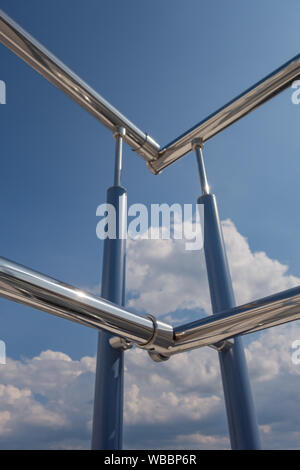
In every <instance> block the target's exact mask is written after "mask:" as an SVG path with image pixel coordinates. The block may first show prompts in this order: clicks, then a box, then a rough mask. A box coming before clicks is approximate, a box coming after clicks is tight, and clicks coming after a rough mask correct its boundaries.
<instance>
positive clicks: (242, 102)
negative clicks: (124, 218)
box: [0, 10, 300, 174]
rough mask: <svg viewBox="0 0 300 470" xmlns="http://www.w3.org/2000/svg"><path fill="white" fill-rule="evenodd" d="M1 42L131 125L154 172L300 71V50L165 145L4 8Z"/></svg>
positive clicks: (81, 99)
mask: <svg viewBox="0 0 300 470" xmlns="http://www.w3.org/2000/svg"><path fill="white" fill-rule="evenodd" d="M0 42H2V43H3V44H4V45H5V46H6V47H7V48H8V49H10V50H11V51H12V52H14V53H15V54H16V55H17V56H18V57H20V58H21V59H22V60H24V61H25V62H26V63H27V64H28V65H30V67H32V68H33V69H34V70H36V71H37V72H38V73H40V74H41V75H43V77H45V78H46V79H47V80H48V81H50V82H51V83H52V84H53V85H55V86H56V87H58V88H59V89H60V90H62V91H63V92H64V93H66V94H67V95H68V96H70V97H71V98H72V99H73V100H74V101H76V103H78V104H79V105H80V106H82V107H83V108H84V109H85V110H86V111H88V112H89V113H90V114H91V115H92V116H94V117H95V118H96V119H98V120H99V121H100V122H102V124H104V125H105V126H106V127H108V128H109V129H110V130H112V131H113V132H115V131H116V130H117V129H118V128H119V127H124V128H125V129H126V138H125V139H124V140H125V141H126V143H127V144H128V145H129V146H130V147H131V148H132V149H133V150H134V151H135V152H136V153H137V154H138V155H140V156H141V157H142V158H143V159H144V160H146V162H147V165H148V167H149V169H150V171H151V172H152V173H154V174H158V173H160V172H161V171H162V170H163V169H164V168H166V167H167V166H169V165H171V164H172V163H174V162H175V161H176V160H178V159H179V158H181V157H183V156H184V155H185V154H187V153H188V152H190V151H191V150H192V141H193V140H194V139H195V138H201V139H202V141H203V142H206V141H207V140H208V139H210V138H212V137H213V136H215V135H216V134H218V133H219V132H221V131H222V130H224V129H226V128H227V127H228V126H230V125H231V124H233V123H235V122H236V121H238V120H239V119H241V118H242V117H244V116H245V115H247V114H248V113H250V112H251V111H253V110H254V109H256V108H257V107H258V106H261V105H262V104H264V103H265V102H266V101H268V100H269V99H271V98H273V97H274V96H276V95H277V94H279V93H281V92H282V91H283V90H285V89H286V88H288V87H289V86H290V85H291V84H292V83H293V81H294V80H296V79H297V78H299V77H300V54H298V55H297V56H295V57H294V58H293V59H291V60H290V61H288V62H286V63H285V64H284V65H283V66H282V67H280V68H278V69H276V70H275V71H274V72H272V73H271V74H269V75H267V76H266V77H265V78H263V79H262V80H260V81H259V82H258V83H256V84H255V85H253V86H252V87H251V88H249V89H248V90H246V91H245V92H243V93H242V94H240V95H239V96H237V97H236V98H234V99H233V100H232V101H230V102H229V103H227V104H226V105H225V106H223V107H222V108H220V109H219V110H217V111H216V112H214V113H212V114H210V115H209V116H208V117H207V118H205V119H204V120H202V121H201V122H200V123H198V124H196V125H195V126H194V127H192V128H191V129H190V130H188V131H187V132H185V133H183V134H181V135H180V136H179V137H177V138H176V139H175V140H173V141H172V142H170V143H169V144H168V145H166V146H164V147H163V148H162V149H161V148H160V146H159V144H158V143H157V142H156V141H155V140H154V139H153V138H152V137H150V136H149V135H148V134H147V133H146V132H142V131H141V130H140V129H139V128H138V127H136V126H135V125H134V124H133V123H132V122H131V121H129V120H128V119H127V118H126V117H125V116H124V115H123V114H121V113H120V112H119V111H118V110H117V109H116V108H115V107H113V106H112V105H111V104H110V103H109V102H108V101H106V100H105V99H104V98H103V97H102V96H101V95H99V94H98V93H97V92H96V91H95V90H93V89H92V88H91V87H90V86H89V85H87V83H85V82H84V81H83V80H81V79H80V78H79V77H78V76H77V75H76V74H74V73H73V72H72V71H71V70H70V69H69V68H68V67H66V66H65V65H64V64H63V63H62V62H61V61H60V60H59V59H57V58H56V57H55V56H54V55H53V54H51V52H49V51H48V50H47V49H46V48H45V47H43V46H42V45H41V44H40V43H39V42H38V41H37V40H36V39H34V38H33V37H32V36H31V35H30V34H28V33H27V32H26V31H25V30H24V29H22V28H21V27H20V26H19V25H18V24H17V23H16V22H15V21H13V20H12V19H11V18H10V17H9V16H8V15H6V14H5V13H4V12H3V11H2V10H0Z"/></svg>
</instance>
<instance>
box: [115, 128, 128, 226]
mask: <svg viewBox="0 0 300 470" xmlns="http://www.w3.org/2000/svg"><path fill="white" fill-rule="evenodd" d="M125 135H126V129H125V128H124V127H120V129H118V131H117V132H116V133H115V139H116V155H115V174H114V186H121V173H122V152H123V139H124V138H125ZM122 233H123V232H122Z"/></svg>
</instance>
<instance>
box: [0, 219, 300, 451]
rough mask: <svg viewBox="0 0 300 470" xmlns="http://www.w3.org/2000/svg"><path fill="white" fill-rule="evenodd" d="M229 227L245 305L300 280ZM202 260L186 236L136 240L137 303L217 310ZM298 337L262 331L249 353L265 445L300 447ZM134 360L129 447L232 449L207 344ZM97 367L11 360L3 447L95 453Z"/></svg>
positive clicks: (131, 283)
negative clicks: (162, 357)
mask: <svg viewBox="0 0 300 470" xmlns="http://www.w3.org/2000/svg"><path fill="white" fill-rule="evenodd" d="M223 229H224V235H225V240H226V244H227V248H228V257H229V262H230V267H231V272H232V277H233V282H234V287H235V292H236V296H237V299H238V302H246V301H248V300H251V299H253V298H257V297H263V296H265V295H268V294H270V293H272V292H274V291H278V290H284V289H287V288H289V287H292V286H294V285H296V284H299V279H297V278H296V277H294V276H292V275H290V274H288V270H287V267H286V266H283V265H282V264H280V263H279V262H278V261H276V260H272V259H270V258H269V257H268V256H267V254H266V253H262V252H261V253H253V252H252V251H251V250H250V248H249V244H248V242H247V239H246V238H245V237H243V236H242V235H241V234H239V232H238V231H237V229H236V227H235V226H234V224H233V223H232V222H231V221H229V220H227V221H225V222H223ZM200 257H201V253H197V252H196V253H195V252H194V253H193V252H187V251H185V250H184V247H183V246H182V243H181V241H178V240H177V241H173V240H164V241H162V240H155V241H145V240H136V241H131V242H130V243H129V255H128V287H129V289H130V290H131V297H130V304H131V306H133V307H136V308H138V309H144V310H145V311H150V312H152V313H159V314H161V315H163V314H164V315H166V314H170V312H171V313H172V312H173V311H176V310H178V309H184V310H185V314H186V312H188V314H189V315H190V314H191V312H192V311H193V309H198V311H199V310H201V309H202V310H203V311H205V312H209V310H210V306H209V299H208V288H207V280H206V276H205V266H204V260H203V259H202V261H199V260H200V259H201V258H200ZM181 294H182V295H181ZM205 295H206V297H205ZM296 339H300V325H299V324H298V323H293V324H289V325H285V326H281V327H276V328H273V329H270V330H268V331H266V332H264V333H262V334H260V335H257V334H256V335H252V336H251V337H250V340H249V342H248V345H247V348H246V356H247V360H248V366H249V372H250V376H251V381H252V385H253V391H254V398H255V402H256V407H257V412H258V419H259V424H260V430H261V436H262V442H263V447H264V448H299V437H300V420H299V415H300V397H299V394H298V388H299V386H298V384H299V375H300V365H295V364H293V362H292V360H291V353H292V350H291V345H292V343H293V341H295V340H296ZM125 357H126V361H125V364H126V374H125V416H124V418H125V429H124V437H125V446H126V447H129V448H156V449H158V448H161V449H167V448H174V449H189V448H194V449H195V448H199V449H221V448H229V440H228V432H227V425H226V418H225V407H224V402H223V393H222V385H221V380H220V373H219V364H218V356H217V353H216V352H215V351H213V350H212V349H209V348H203V349H200V350H196V351H191V352H189V353H185V354H182V355H178V356H176V357H174V358H171V359H170V360H169V361H167V362H165V363H161V364H157V363H154V362H152V361H151V359H150V358H149V357H148V355H147V354H146V352H145V351H142V350H138V349H133V350H130V351H128V352H127V353H126V356H125ZM94 371H95V358H92V357H83V358H81V360H78V361H75V360H72V358H71V357H69V356H68V355H67V354H65V353H63V352H56V351H43V352H42V353H40V354H39V355H38V356H36V357H33V358H30V359H29V358H27V359H26V358H23V359H21V360H12V359H10V358H8V360H7V365H0V384H1V385H0V442H1V444H0V445H1V447H2V448H57V449H62V448H65V449H69V448H89V442H90V434H91V419H92V402H93V391H94V390H93V388H94Z"/></svg>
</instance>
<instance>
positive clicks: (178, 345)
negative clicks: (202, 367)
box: [172, 286, 300, 354]
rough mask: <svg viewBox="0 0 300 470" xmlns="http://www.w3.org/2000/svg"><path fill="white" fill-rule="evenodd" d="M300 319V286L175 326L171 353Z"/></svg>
mask: <svg viewBox="0 0 300 470" xmlns="http://www.w3.org/2000/svg"><path fill="white" fill-rule="evenodd" d="M295 320H300V286H299V287H294V288H293V289H288V290H285V291H283V292H279V293H277V294H274V295H270V296H268V297H264V298H262V299H259V300H255V301H253V302H249V303H247V304H244V305H240V306H239V307H235V308H232V309H228V310H225V311H224V312H221V313H217V314H215V315H213V316H210V317H207V318H202V319H201V320H196V321H194V322H192V323H188V324H185V325H181V326H178V327H175V328H174V334H175V344H174V346H173V347H172V354H176V353H181V352H184V351H188V350H191V349H195V348H201V347H203V346H209V345H211V344H212V343H215V342H218V341H223V340H225V339H228V338H233V337H235V336H237V335H246V334H249V333H254V332H257V331H262V330H265V329H267V328H271V327H273V326H278V325H283V324H284V323H289V322H291V321H295Z"/></svg>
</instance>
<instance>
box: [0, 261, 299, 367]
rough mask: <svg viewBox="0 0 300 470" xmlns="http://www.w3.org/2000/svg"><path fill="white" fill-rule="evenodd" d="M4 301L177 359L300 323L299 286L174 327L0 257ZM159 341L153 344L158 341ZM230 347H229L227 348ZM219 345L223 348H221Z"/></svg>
mask: <svg viewBox="0 0 300 470" xmlns="http://www.w3.org/2000/svg"><path fill="white" fill-rule="evenodd" d="M0 296H1V297H4V298H6V299H9V300H13V301H15V302H18V303H21V304H23V305H27V306H29V307H33V308H36V309H38V310H43V311H44V312H47V313H51V314H53V315H56V316H58V317H61V318H65V319H67V320H71V321H74V322H76V323H80V324H82V325H85V326H89V327H92V328H96V329H104V330H106V331H109V332H112V333H114V334H115V335H117V336H121V337H123V338H125V339H127V340H128V341H132V342H134V343H135V344H136V345H137V346H139V347H142V348H143V349H147V350H148V351H150V352H151V354H155V353H157V354H160V355H161V356H162V358H163V359H164V358H166V357H167V356H170V355H172V354H177V353H179V352H183V351H187V350H191V349H196V348H200V347H203V346H211V347H214V348H215V349H218V348H219V347H222V341H224V340H228V339H230V338H232V337H234V336H236V335H239V334H247V333H253V332H255V331H259V330H264V329H266V328H270V327H272V326H276V325H281V324H283V323H287V322H290V321H293V320H298V319H300V287H295V288H293V289H289V290H287V291H283V292H280V293H278V294H275V295H271V296H269V297H265V298H263V299H260V300H256V301H254V302H250V303H248V304H245V305H242V306H239V307H235V308H233V309H230V310H228V311H226V312H223V313H220V314H215V315H214V316H210V317H207V318H203V319H201V320H198V321H195V322H192V323H188V324H185V325H182V326H179V327H176V328H174V330H173V328H172V327H171V326H170V325H168V324H166V323H164V322H161V321H159V320H156V328H155V327H154V322H153V320H151V319H150V318H147V317H142V316H140V315H137V314H135V313H132V312H130V311H128V310H127V309H124V308H122V307H119V306H118V305H115V304H113V303H111V302H108V301H106V300H104V299H102V298H100V297H96V296H93V295H92V294H89V293H86V292H83V291H82V290H80V289H78V288H76V287H72V286H69V285H68V284H65V283H63V282H60V281H57V280H55V279H52V278H50V277H48V276H45V275H43V274H40V273H38V272H36V271H33V270H31V269H28V268H25V267H24V266H21V265H19V264H16V263H14V262H12V261H9V260H7V259H5V258H0ZM154 336H155V339H154V340H153V337H154ZM223 344H224V345H225V346H226V347H227V346H228V345H229V346H230V343H223ZM218 345H219V346H218Z"/></svg>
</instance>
